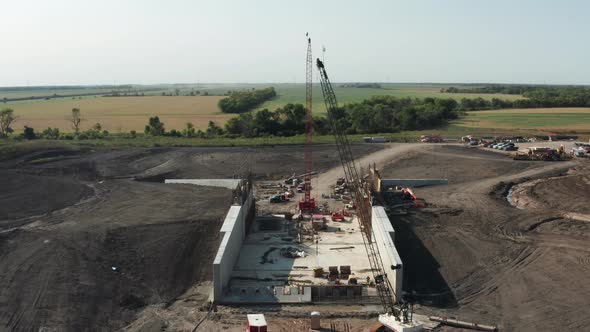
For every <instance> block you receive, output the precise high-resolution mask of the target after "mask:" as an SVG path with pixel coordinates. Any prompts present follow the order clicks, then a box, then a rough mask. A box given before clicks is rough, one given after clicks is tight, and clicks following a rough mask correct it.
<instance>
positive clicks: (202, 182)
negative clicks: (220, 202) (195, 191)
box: [164, 179, 241, 189]
mask: <svg viewBox="0 0 590 332" xmlns="http://www.w3.org/2000/svg"><path fill="white" fill-rule="evenodd" d="M240 181H241V180H240V179H166V180H164V183H180V184H194V185H198V186H209V187H221V188H228V189H236V187H237V186H238V184H240Z"/></svg>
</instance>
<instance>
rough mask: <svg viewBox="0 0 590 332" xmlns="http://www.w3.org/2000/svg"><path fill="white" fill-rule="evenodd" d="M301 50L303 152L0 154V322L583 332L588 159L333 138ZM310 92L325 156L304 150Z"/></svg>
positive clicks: (52, 326) (329, 94)
mask: <svg viewBox="0 0 590 332" xmlns="http://www.w3.org/2000/svg"><path fill="white" fill-rule="evenodd" d="M307 47H308V51H307V58H306V65H307V67H306V70H307V71H306V74H307V95H306V97H307V99H306V141H305V144H304V145H303V146H265V147H241V148H238V147H198V148H121V149H115V148H113V149H98V150H93V149H90V148H81V149H77V150H67V149H64V148H61V147H59V146H31V147H30V148H23V149H22V150H20V151H18V152H16V153H14V154H12V155H10V156H9V157H7V158H5V159H3V160H0V173H1V174H2V176H1V178H0V249H1V250H0V329H3V330H7V331H30V330H36V331H92V330H123V331H144V332H148V331H244V330H246V329H247V330H248V331H266V330H268V331H289V332H297V331H313V330H317V331H344V332H351V331H397V332H403V331H405V332H409V331H423V330H436V331H467V330H483V331H547V330H559V331H579V330H584V328H585V327H587V326H589V325H590V315H588V309H587V300H586V299H587V298H588V297H590V287H589V286H588V285H589V284H590V273H589V271H590V250H589V248H588V245H587V243H588V241H589V240H590V208H589V206H588V204H587V203H588V201H590V164H588V159H584V158H569V157H567V158H566V157H565V151H566V148H555V152H551V153H549V152H548V150H542V149H534V148H530V147H529V148H528V150H527V151H526V152H522V153H518V154H517V155H513V154H511V153H509V152H502V151H493V149H491V148H488V147H484V146H482V147H481V148H475V146H473V145H472V144H469V142H457V143H448V142H446V143H445V142H443V140H442V138H440V137H434V138H433V137H422V138H421V140H422V143H419V142H416V143H386V142H381V141H380V140H376V141H370V142H367V143H361V144H351V143H350V142H349V140H348V138H347V136H346V134H345V130H344V128H339V127H338V126H337V125H335V122H334V121H333V119H332V116H333V115H332V112H334V110H336V109H337V108H338V102H337V96H336V94H335V93H334V91H333V89H332V84H331V82H330V79H329V76H328V71H327V70H328V69H327V68H326V66H327V65H324V63H323V62H322V61H321V60H319V59H317V60H314V59H313V58H312V54H311V40H309V39H308V40H307ZM316 72H319V77H320V85H321V88H322V93H323V96H313V97H312V95H311V92H312V76H313V75H314V74H313V73H316ZM312 98H323V99H324V100H325V104H326V109H327V110H328V118H329V119H330V120H331V121H330V123H331V126H332V131H333V132H334V136H335V144H322V145H313V128H312V127H311V124H312V109H311V108H312ZM469 141H471V140H469ZM465 143H467V144H465ZM537 144H538V143H537ZM553 155H557V156H559V158H557V157H552V156H553ZM55 156H61V158H58V159H55V160H52V159H51V158H52V157H55ZM517 156H518V157H517ZM38 160H47V162H35V161H38ZM553 161H555V162H553ZM55 193H59V195H56V194H55Z"/></svg>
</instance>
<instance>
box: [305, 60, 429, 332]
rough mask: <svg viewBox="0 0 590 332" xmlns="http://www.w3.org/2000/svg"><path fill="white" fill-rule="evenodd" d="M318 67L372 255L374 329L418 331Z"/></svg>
mask: <svg viewBox="0 0 590 332" xmlns="http://www.w3.org/2000/svg"><path fill="white" fill-rule="evenodd" d="M316 66H317V68H318V70H319V72H320V85H321V88H322V94H323V96H324V102H325V104H326V109H327V111H328V120H329V123H330V127H331V129H332V132H333V133H334V137H335V139H336V147H337V150H338V155H339V157H340V162H341V163H342V168H343V170H344V174H345V179H346V183H348V184H349V187H350V192H351V194H352V198H353V199H352V200H353V202H354V205H355V207H356V212H357V219H358V221H359V223H360V227H361V230H362V231H361V234H362V235H363V242H364V245H365V249H366V251H367V256H368V258H369V264H370V266H371V271H372V274H373V279H374V280H375V285H376V289H377V293H378V295H379V299H380V301H381V305H382V307H383V313H382V314H380V315H379V324H378V325H376V326H375V327H374V328H373V331H395V332H416V331H422V330H423V325H422V324H420V323H418V322H416V321H415V320H414V319H413V314H412V312H411V311H410V310H409V307H408V305H407V304H405V303H404V304H402V305H401V306H398V305H396V299H394V296H395V295H396V294H395V293H394V288H393V287H392V285H391V283H390V281H389V279H388V278H387V273H386V270H385V269H384V267H383V262H382V260H381V255H380V254H379V248H378V247H377V243H376V242H375V235H374V233H373V230H372V223H371V194H370V190H369V186H368V185H367V184H366V183H364V181H363V178H362V177H361V174H359V172H358V171H357V167H356V163H355V159H354V157H353V155H352V151H351V148H350V143H349V140H348V137H347V136H346V134H345V132H344V128H340V127H339V125H338V123H337V122H336V121H335V114H336V112H337V110H338V102H337V101H336V94H335V93H334V89H333V88H332V84H331V83H330V80H329V78H328V74H327V72H326V67H325V65H324V63H323V62H322V61H321V60H320V59H317V61H316Z"/></svg>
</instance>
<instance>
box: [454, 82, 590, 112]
mask: <svg viewBox="0 0 590 332" xmlns="http://www.w3.org/2000/svg"><path fill="white" fill-rule="evenodd" d="M507 89H515V90H507ZM443 90H445V91H443V92H448V93H509V94H521V95H522V96H523V97H525V99H518V100H504V99H499V98H493V99H492V100H485V99H483V98H473V99H470V98H463V99H462V100H461V107H462V108H463V109H464V110H468V111H473V110H484V109H504V108H541V107H590V88H587V87H582V86H511V85H506V86H489V87H479V88H466V89H457V88H453V87H451V88H447V89H443Z"/></svg>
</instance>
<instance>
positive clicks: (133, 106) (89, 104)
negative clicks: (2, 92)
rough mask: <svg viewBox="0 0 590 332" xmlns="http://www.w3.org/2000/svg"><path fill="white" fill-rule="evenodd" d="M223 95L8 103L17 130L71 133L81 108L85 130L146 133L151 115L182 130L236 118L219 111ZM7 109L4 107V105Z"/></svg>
mask: <svg viewBox="0 0 590 332" xmlns="http://www.w3.org/2000/svg"><path fill="white" fill-rule="evenodd" d="M221 98H222V97H219V96H195V97H188V96H179V97H162V96H149V97H148V96H146V97H89V98H82V99H69V98H64V99H51V100H41V101H26V102H15V103H7V104H5V105H6V107H10V108H13V109H14V111H15V113H16V115H17V116H18V120H17V122H16V123H15V126H14V127H15V129H17V131H18V130H22V128H23V126H25V125H26V126H29V127H33V128H36V129H43V128H47V127H56V128H59V129H60V130H63V131H71V125H70V123H69V122H68V120H67V117H68V115H69V114H70V112H71V110H72V108H80V110H81V112H82V116H83V118H84V121H83V122H82V128H83V129H86V128H90V127H91V126H93V125H94V124H95V123H97V122H99V123H100V124H101V125H102V126H103V128H105V129H106V130H109V131H111V132H114V133H117V132H127V131H129V130H137V131H143V128H144V126H145V125H146V123H147V122H148V119H149V117H150V116H155V115H158V116H159V117H160V119H161V120H162V121H163V122H164V123H165V125H166V128H167V129H174V128H176V129H181V128H183V127H184V126H185V124H186V123H187V122H192V123H193V124H194V125H195V127H196V128H206V127H207V124H208V122H209V121H210V120H211V121H215V122H216V123H218V124H223V123H225V121H227V119H229V118H231V117H233V115H231V114H224V113H222V112H221V111H219V109H218V108H217V102H218V101H219V99H221ZM2 107H4V105H2Z"/></svg>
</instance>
